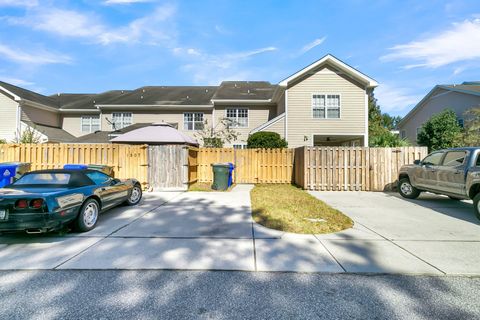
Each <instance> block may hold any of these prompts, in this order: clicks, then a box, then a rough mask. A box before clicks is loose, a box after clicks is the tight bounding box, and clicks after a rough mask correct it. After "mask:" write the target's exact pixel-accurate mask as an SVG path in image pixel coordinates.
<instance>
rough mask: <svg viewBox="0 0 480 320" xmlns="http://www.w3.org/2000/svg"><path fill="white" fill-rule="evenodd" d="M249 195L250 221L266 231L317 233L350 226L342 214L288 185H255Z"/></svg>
mask: <svg viewBox="0 0 480 320" xmlns="http://www.w3.org/2000/svg"><path fill="white" fill-rule="evenodd" d="M250 195H251V199H252V212H253V219H254V220H255V221H256V222H257V223H259V224H261V225H262V226H265V227H267V228H270V229H276V230H281V231H285V232H294V233H315V234H317V233H331V232H337V231H340V230H344V229H347V228H351V227H352V226H353V221H352V220H351V219H350V218H349V217H347V216H346V215H344V214H343V213H342V212H340V211H338V210H336V209H334V208H332V207H330V206H329V205H327V204H326V203H324V202H322V201H320V200H318V199H317V198H315V197H313V196H311V195H310V194H308V193H307V192H306V191H303V190H302V189H300V188H297V187H295V186H292V185H288V184H260V185H255V188H253V190H252V191H251V193H250Z"/></svg>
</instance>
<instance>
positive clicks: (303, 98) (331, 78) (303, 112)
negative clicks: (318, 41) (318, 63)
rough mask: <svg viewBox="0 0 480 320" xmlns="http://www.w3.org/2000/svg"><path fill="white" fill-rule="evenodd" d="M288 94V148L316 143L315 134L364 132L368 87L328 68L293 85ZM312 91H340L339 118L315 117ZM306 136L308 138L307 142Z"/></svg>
mask: <svg viewBox="0 0 480 320" xmlns="http://www.w3.org/2000/svg"><path fill="white" fill-rule="evenodd" d="M287 89H288V93H287V109H288V110H287V126H288V127H287V134H288V137H287V141H288V145H289V147H292V148H295V147H298V146H302V145H313V139H312V135H314V134H315V135H342V136H346V135H357V136H358V135H364V134H365V128H366V125H365V113H366V110H365V109H366V108H365V88H364V87H362V86H360V85H359V84H357V83H356V82H355V81H353V80H351V79H350V78H348V77H347V76H344V75H342V74H340V73H337V72H335V71H334V70H333V69H330V68H329V67H324V68H323V69H321V70H319V71H316V72H315V73H314V74H311V75H309V76H308V77H306V78H303V79H302V80H300V81H298V82H297V83H295V84H293V85H291V86H290V87H289V88H287ZM312 94H339V95H340V105H341V108H340V109H341V110H340V114H341V116H340V119H314V118H313V116H312ZM304 137H307V138H308V140H307V141H304Z"/></svg>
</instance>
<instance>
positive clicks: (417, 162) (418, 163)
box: [413, 160, 422, 166]
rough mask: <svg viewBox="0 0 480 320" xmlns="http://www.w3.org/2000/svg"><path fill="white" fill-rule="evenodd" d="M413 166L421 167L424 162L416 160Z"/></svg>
mask: <svg viewBox="0 0 480 320" xmlns="http://www.w3.org/2000/svg"><path fill="white" fill-rule="evenodd" d="M413 164H414V165H417V166H419V165H421V164H422V161H421V160H415V161H413Z"/></svg>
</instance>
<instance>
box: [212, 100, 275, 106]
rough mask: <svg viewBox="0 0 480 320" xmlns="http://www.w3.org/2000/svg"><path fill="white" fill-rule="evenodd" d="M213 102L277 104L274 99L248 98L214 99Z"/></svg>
mask: <svg viewBox="0 0 480 320" xmlns="http://www.w3.org/2000/svg"><path fill="white" fill-rule="evenodd" d="M212 102H213V104H216V103H217V104H230V103H234V104H254V105H255V104H275V102H273V101H272V99H267V100H248V99H243V100H242V99H212Z"/></svg>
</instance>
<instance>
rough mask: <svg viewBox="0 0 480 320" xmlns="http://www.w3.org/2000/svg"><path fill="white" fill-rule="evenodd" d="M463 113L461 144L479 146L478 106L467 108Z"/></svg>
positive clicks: (479, 115) (479, 110) (479, 117)
mask: <svg viewBox="0 0 480 320" xmlns="http://www.w3.org/2000/svg"><path fill="white" fill-rule="evenodd" d="M464 115H465V121H464V128H463V144H464V145H465V146H470V147H474V146H480V108H472V109H470V110H467V111H466V112H465V114H464Z"/></svg>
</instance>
